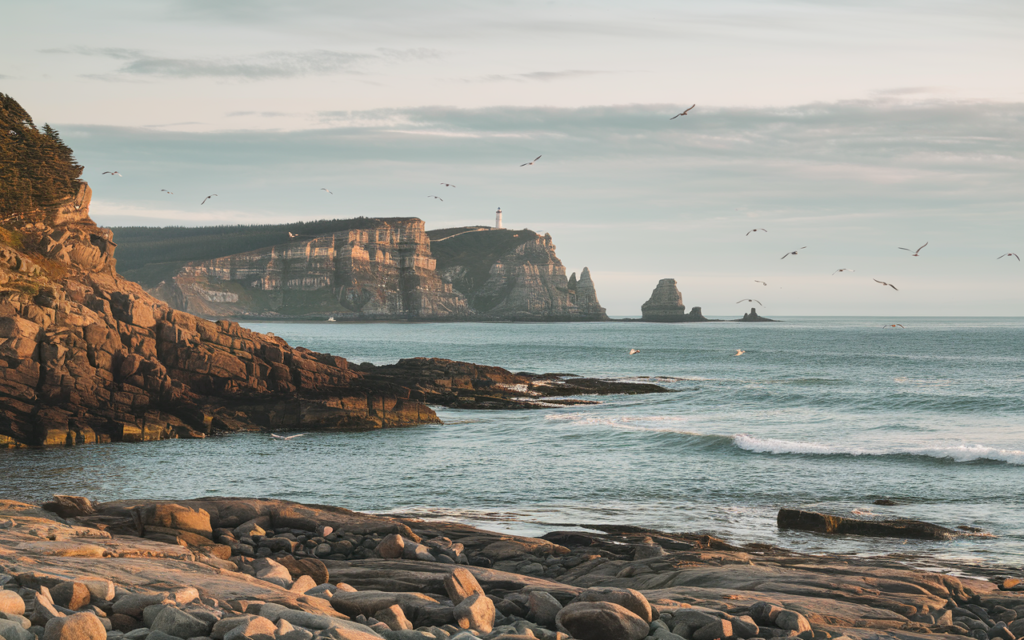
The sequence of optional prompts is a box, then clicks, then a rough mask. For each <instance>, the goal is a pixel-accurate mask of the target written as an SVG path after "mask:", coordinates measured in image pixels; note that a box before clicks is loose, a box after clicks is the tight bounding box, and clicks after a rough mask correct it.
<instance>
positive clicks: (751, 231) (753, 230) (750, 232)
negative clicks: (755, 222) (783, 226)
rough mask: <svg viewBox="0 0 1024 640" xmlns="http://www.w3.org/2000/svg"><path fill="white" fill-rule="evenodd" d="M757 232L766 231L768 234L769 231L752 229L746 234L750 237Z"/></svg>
mask: <svg viewBox="0 0 1024 640" xmlns="http://www.w3.org/2000/svg"><path fill="white" fill-rule="evenodd" d="M755 231H764V232H765V233H768V230H767V229H751V230H750V231H748V232H747V233H746V234H745V235H748V236H749V235H750V234H752V233H754V232H755Z"/></svg>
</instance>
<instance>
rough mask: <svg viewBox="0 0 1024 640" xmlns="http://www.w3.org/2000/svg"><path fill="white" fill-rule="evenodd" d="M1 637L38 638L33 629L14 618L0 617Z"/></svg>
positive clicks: (12, 639) (7, 639) (22, 639)
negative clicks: (5, 618)
mask: <svg viewBox="0 0 1024 640" xmlns="http://www.w3.org/2000/svg"><path fill="white" fill-rule="evenodd" d="M0 638H3V640H36V637H35V636H34V635H33V634H32V632H31V631H29V630H28V629H25V628H24V627H23V626H22V625H21V624H20V623H18V622H16V621H14V620H4V619H3V618H0Z"/></svg>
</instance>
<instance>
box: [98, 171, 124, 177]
mask: <svg viewBox="0 0 1024 640" xmlns="http://www.w3.org/2000/svg"><path fill="white" fill-rule="evenodd" d="M107 174H110V175H112V176H117V177H118V178H123V177H124V176H122V175H121V174H120V173H118V172H117V171H104V172H103V173H101V174H100V175H101V176H105V175H107Z"/></svg>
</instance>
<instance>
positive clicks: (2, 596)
mask: <svg viewBox="0 0 1024 640" xmlns="http://www.w3.org/2000/svg"><path fill="white" fill-rule="evenodd" d="M0 613H9V614H13V615H16V616H23V615H25V599H24V598H22V597H21V596H19V595H18V594H16V593H15V592H13V591H0Z"/></svg>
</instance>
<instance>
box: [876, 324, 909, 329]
mask: <svg viewBox="0 0 1024 640" xmlns="http://www.w3.org/2000/svg"><path fill="white" fill-rule="evenodd" d="M890 327H892V328H893V329H895V328H896V327H899V328H900V329H906V327H904V326H903V325H902V324H900V323H898V322H897V323H896V324H883V325H882V328H883V329H888V328H890Z"/></svg>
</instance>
